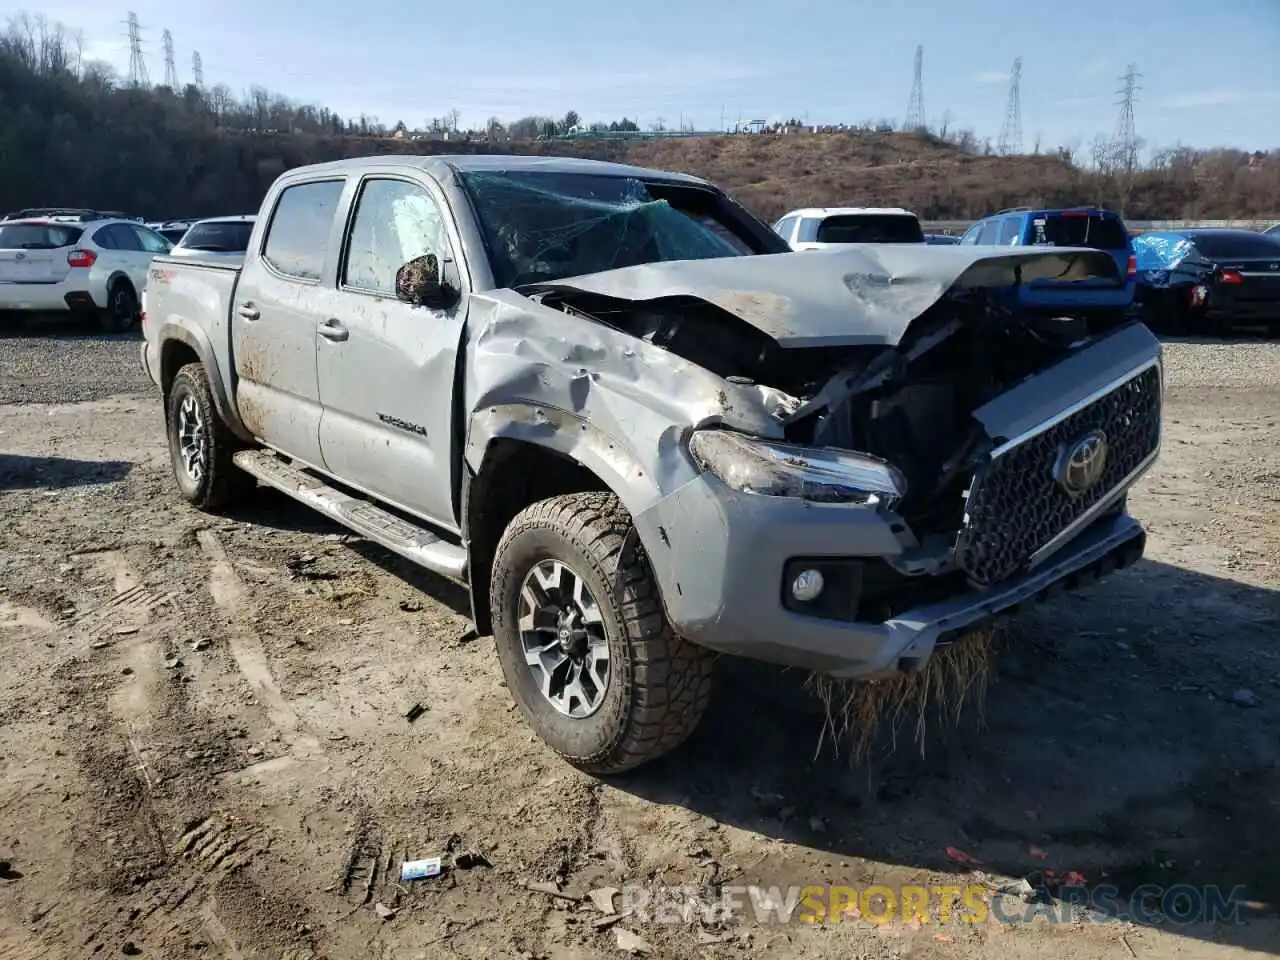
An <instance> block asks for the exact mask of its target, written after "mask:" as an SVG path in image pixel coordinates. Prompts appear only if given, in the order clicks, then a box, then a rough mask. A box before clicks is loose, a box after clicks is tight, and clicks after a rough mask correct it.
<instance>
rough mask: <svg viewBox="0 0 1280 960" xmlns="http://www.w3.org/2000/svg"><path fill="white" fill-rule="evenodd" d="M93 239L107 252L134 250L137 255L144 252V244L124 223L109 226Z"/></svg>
mask: <svg viewBox="0 0 1280 960" xmlns="http://www.w3.org/2000/svg"><path fill="white" fill-rule="evenodd" d="M93 239H95V240H97V241H98V242H99V243H100V244H101V245H102V246H103V247H104V248H105V249H107V250H132V251H134V252H135V253H140V252H141V251H142V244H141V243H140V242H139V240H138V238H137V237H135V236H134V235H133V230H131V229H130V228H129V225H128V224H124V223H109V224H107V225H106V226H105V227H103V228H102V229H101V230H99V231H98V232H97V233H95V234H94V235H93Z"/></svg>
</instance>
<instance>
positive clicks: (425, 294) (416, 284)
mask: <svg viewBox="0 0 1280 960" xmlns="http://www.w3.org/2000/svg"><path fill="white" fill-rule="evenodd" d="M396 299H397V300H399V301H401V302H402V303H409V304H412V305H413V306H415V307H429V308H430V309H432V310H444V309H447V308H449V307H451V306H453V305H454V304H455V303H457V301H458V291H457V290H456V289H455V288H454V287H453V286H452V285H450V284H449V283H448V282H447V281H446V280H443V279H442V278H441V276H440V261H439V259H437V257H436V255H435V254H434V253H427V254H423V255H422V256H420V257H414V258H413V259H412V260H410V261H409V262H408V263H406V264H405V265H404V266H402V267H401V268H400V269H399V270H397V271H396Z"/></svg>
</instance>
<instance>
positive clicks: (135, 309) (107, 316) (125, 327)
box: [98, 280, 142, 333]
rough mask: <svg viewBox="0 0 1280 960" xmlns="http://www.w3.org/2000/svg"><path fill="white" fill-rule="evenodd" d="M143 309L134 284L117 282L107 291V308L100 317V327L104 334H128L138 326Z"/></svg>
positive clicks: (125, 281)
mask: <svg viewBox="0 0 1280 960" xmlns="http://www.w3.org/2000/svg"><path fill="white" fill-rule="evenodd" d="M141 309H142V307H141V305H140V304H139V303H138V294H137V291H135V290H134V289H133V284H131V283H130V282H129V281H128V280H117V281H115V282H114V283H113V284H111V288H110V289H109V290H108V291H107V306H106V308H105V309H104V310H102V312H101V313H99V315H98V326H99V327H100V328H101V329H102V332H103V333H127V332H128V331H130V330H132V329H134V327H136V326H137V324H138V318H139V316H140V315H141V314H140V312H139V311H141Z"/></svg>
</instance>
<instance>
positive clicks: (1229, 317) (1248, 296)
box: [1133, 228, 1280, 333]
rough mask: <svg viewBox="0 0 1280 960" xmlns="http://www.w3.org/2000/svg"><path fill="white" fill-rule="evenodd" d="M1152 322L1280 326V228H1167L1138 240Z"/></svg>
mask: <svg viewBox="0 0 1280 960" xmlns="http://www.w3.org/2000/svg"><path fill="white" fill-rule="evenodd" d="M1133 247H1134V254H1135V256H1136V258H1137V261H1138V292H1137V295H1136V299H1137V302H1138V304H1139V307H1140V309H1141V310H1142V313H1143V315H1144V317H1145V319H1146V320H1147V323H1148V325H1150V326H1153V327H1157V328H1163V329H1165V330H1168V331H1169V332H1174V333H1222V332H1226V331H1228V330H1230V329H1233V328H1238V327H1265V328H1268V329H1269V330H1271V331H1273V332H1275V331H1280V235H1278V236H1268V235H1266V234H1259V233H1254V232H1253V231H1252V230H1234V229H1225V228H1219V229H1199V230H1161V231H1158V232H1155V233H1144V234H1142V235H1141V236H1139V237H1135V238H1134V241H1133Z"/></svg>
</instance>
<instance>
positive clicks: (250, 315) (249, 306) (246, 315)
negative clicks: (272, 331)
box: [236, 300, 262, 320]
mask: <svg viewBox="0 0 1280 960" xmlns="http://www.w3.org/2000/svg"><path fill="white" fill-rule="evenodd" d="M236 315H237V316H239V317H240V319H241V320H257V319H258V318H259V317H260V316H262V314H261V313H259V312H258V308H257V307H255V306H254V305H253V301H252V300H246V301H245V302H244V303H242V304H240V306H238V307H236Z"/></svg>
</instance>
